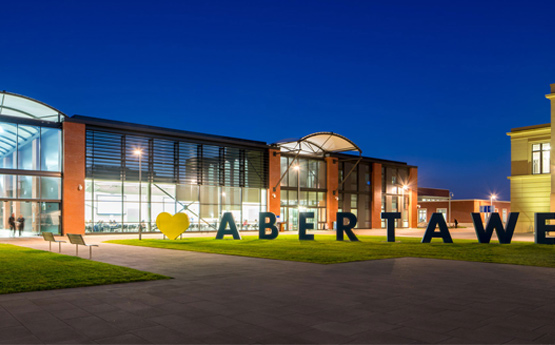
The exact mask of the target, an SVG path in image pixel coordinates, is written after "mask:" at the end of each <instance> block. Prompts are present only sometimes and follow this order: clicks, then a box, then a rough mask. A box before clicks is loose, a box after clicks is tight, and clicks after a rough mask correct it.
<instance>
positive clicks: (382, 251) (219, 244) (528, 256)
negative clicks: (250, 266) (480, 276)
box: [107, 235, 555, 267]
mask: <svg viewBox="0 0 555 345" xmlns="http://www.w3.org/2000/svg"><path fill="white" fill-rule="evenodd" d="M358 238H359V240H360V242H348V241H345V242H339V241H335V236H331V235H315V240H314V241H299V240H298V237H297V236H296V235H280V236H279V237H278V238H277V239H275V240H259V239H258V237H257V236H245V237H243V239H242V240H238V241H234V240H232V239H224V240H215V239H214V238H187V239H183V240H175V241H171V240H152V239H147V240H142V241H139V240H112V241H107V242H109V243H118V244H127V245H134V246H145V247H156V248H167V249H177V250H189V251H196V252H205V253H218V254H228V255H240V256H251V257H257V258H267V259H277V260H289V261H302V262H312V263H319V264H333V263H340V262H351V261H363V260H378V259H388V258H400V257H417V258H431V259H448V260H462V261H479V262H494V263H502V264H515V265H528V266H542V267H555V246H550V245H538V244H534V243H527V242H513V243H511V244H498V243H496V242H493V241H492V243H490V244H480V243H478V242H477V241H476V240H458V239H454V242H455V243H453V244H444V243H443V242H441V240H440V239H433V240H432V243H427V244H425V243H420V240H421V239H420V238H407V237H397V241H398V242H395V243H388V242H385V237H376V236H358ZM494 238H496V237H495V235H494Z"/></svg>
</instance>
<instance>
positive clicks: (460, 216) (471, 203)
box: [418, 200, 511, 224]
mask: <svg viewBox="0 0 555 345" xmlns="http://www.w3.org/2000/svg"><path fill="white" fill-rule="evenodd" d="M418 204H419V205H420V208H421V209H427V210H428V213H427V217H428V219H427V221H430V217H431V216H432V213H434V212H437V209H438V208H445V209H447V213H448V214H449V201H421V202H419V203H418ZM489 204H490V202H489V201H486V200H451V221H452V222H454V221H455V219H456V220H457V221H458V222H459V223H468V224H471V223H472V217H471V215H470V214H471V213H472V212H480V206H485V205H489ZM493 205H494V206H495V208H496V209H497V211H498V212H499V216H500V217H501V218H503V209H504V208H505V209H507V216H508V215H509V213H510V212H511V203H510V202H508V201H495V202H494V203H493Z"/></svg>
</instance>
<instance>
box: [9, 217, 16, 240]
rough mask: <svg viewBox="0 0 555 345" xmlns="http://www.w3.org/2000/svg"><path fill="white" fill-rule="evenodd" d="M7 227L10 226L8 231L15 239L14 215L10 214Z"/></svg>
mask: <svg viewBox="0 0 555 345" xmlns="http://www.w3.org/2000/svg"><path fill="white" fill-rule="evenodd" d="M8 225H9V226H10V230H13V237H15V213H12V215H11V216H10V218H8Z"/></svg>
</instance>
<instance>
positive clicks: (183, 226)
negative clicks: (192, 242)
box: [156, 212, 189, 240]
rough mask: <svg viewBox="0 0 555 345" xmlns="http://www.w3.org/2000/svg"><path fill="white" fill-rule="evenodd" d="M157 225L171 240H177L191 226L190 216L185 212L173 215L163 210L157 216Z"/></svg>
mask: <svg viewBox="0 0 555 345" xmlns="http://www.w3.org/2000/svg"><path fill="white" fill-rule="evenodd" d="M156 226H157V227H158V229H160V231H162V233H163V234H164V235H166V236H168V238H169V239H170V240H175V239H176V238H177V236H179V235H181V234H182V233H183V232H184V231H185V230H187V228H189V217H188V216H187V214H185V213H178V214H176V215H173V216H172V215H171V214H169V213H168V212H162V213H160V214H159V215H158V217H156Z"/></svg>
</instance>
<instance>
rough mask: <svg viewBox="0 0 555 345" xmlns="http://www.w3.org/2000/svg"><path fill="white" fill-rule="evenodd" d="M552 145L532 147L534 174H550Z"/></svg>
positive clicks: (543, 144)
mask: <svg viewBox="0 0 555 345" xmlns="http://www.w3.org/2000/svg"><path fill="white" fill-rule="evenodd" d="M550 154H551V144H550V143H542V144H533V145H532V174H549V172H550Z"/></svg>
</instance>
